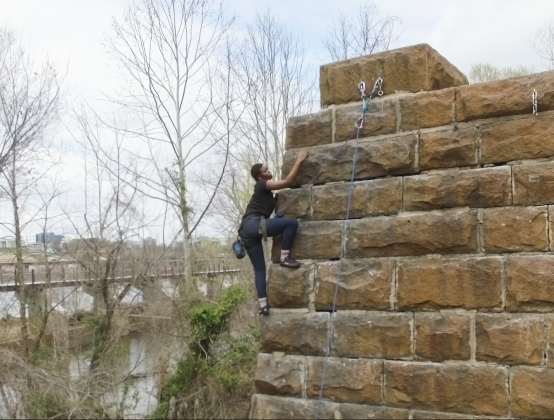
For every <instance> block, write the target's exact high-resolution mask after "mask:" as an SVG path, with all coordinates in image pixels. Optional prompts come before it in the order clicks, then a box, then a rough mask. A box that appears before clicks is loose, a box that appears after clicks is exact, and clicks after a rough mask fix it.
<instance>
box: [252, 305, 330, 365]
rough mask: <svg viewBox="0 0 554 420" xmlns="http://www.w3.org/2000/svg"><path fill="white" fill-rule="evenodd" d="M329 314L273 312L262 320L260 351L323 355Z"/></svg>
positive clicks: (325, 346)
mask: <svg viewBox="0 0 554 420" xmlns="http://www.w3.org/2000/svg"><path fill="white" fill-rule="evenodd" d="M328 327H329V314H328V313H324V312H312V313H273V314H271V316H269V317H265V318H264V319H263V321H262V328H261V330H262V337H261V348H262V350H263V351H266V352H271V351H284V352H286V353H292V354H306V355H313V356H322V355H325V351H326V348H327V331H328Z"/></svg>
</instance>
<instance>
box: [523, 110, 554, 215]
mask: <svg viewBox="0 0 554 420" xmlns="http://www.w3.org/2000/svg"><path fill="white" fill-rule="evenodd" d="M553 124H554V121H553ZM513 171H514V184H515V191H514V204H516V205H523V206H528V205H533V204H552V203H554V162H545V163H534V164H532V165H516V166H514V167H513Z"/></svg>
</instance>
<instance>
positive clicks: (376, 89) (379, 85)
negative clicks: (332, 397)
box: [315, 77, 383, 420]
mask: <svg viewBox="0 0 554 420" xmlns="http://www.w3.org/2000/svg"><path fill="white" fill-rule="evenodd" d="M382 85H383V79H381V78H380V77H379V78H378V79H377V81H376V82H375V85H374V87H373V91H372V92H371V94H370V95H369V99H372V98H373V96H374V94H375V93H378V94H379V96H382V95H383V91H382ZM358 89H360V92H361V93H362V100H363V105H362V116H361V117H360V118H359V119H358V121H356V124H355V125H356V145H355V147H354V159H353V163H352V175H351V176H350V191H349V192H348V206H347V207H346V218H345V219H344V226H343V231H342V245H341V250H340V258H339V270H338V273H337V285H336V287H335V297H334V299H333V310H332V311H331V334H329V341H328V343H327V348H326V350H325V362H324V364H323V376H322V379H321V388H320V389H319V400H318V403H317V413H316V417H315V418H316V420H318V419H319V411H320V408H321V402H322V400H323V388H324V387H325V375H326V373H327V362H328V360H329V356H330V355H331V347H332V346H331V344H332V341H333V325H334V324H333V321H334V319H335V318H336V316H333V314H335V313H336V308H337V297H338V294H339V284H340V277H341V274H342V263H343V260H344V256H345V255H346V240H345V239H346V229H347V224H348V220H349V219H350V209H351V207H352V193H353V192H354V179H355V177H356V163H357V162H358V141H359V139H360V130H361V129H362V128H363V127H364V117H365V113H366V112H367V107H368V99H367V97H366V95H365V83H364V82H360V84H359V85H358Z"/></svg>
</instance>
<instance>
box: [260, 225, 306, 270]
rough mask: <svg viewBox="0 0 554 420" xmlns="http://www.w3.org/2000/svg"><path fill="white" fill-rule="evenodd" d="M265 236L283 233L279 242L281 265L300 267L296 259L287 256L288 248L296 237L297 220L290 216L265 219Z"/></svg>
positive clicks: (289, 248)
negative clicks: (280, 242)
mask: <svg viewBox="0 0 554 420" xmlns="http://www.w3.org/2000/svg"><path fill="white" fill-rule="evenodd" d="M265 223H266V230H267V236H276V235H281V234H282V235H283V241H282V244H281V261H280V263H281V265H282V266H285V267H290V268H297V267H300V263H299V262H298V261H295V260H293V259H292V258H290V257H289V253H290V250H291V248H292V245H293V244H294V239H295V238H296V231H297V230H298V221H297V220H296V219H292V218H276V219H275V218H273V219H268V220H266V222H265Z"/></svg>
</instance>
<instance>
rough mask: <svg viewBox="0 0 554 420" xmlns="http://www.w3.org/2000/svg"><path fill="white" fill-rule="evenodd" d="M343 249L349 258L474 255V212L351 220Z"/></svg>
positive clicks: (475, 244)
mask: <svg viewBox="0 0 554 420" xmlns="http://www.w3.org/2000/svg"><path fill="white" fill-rule="evenodd" d="M346 247H347V252H346V255H348V256H349V257H389V256H402V255H407V256H409V255H426V254H459V253H466V252H475V251H476V250H477V212H476V211H475V210H460V211H445V212H440V213H438V212H437V213H426V214H410V213H404V214H401V215H399V216H388V217H375V218H367V219H358V220H352V221H350V222H349V230H348V242H347V245H346Z"/></svg>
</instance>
